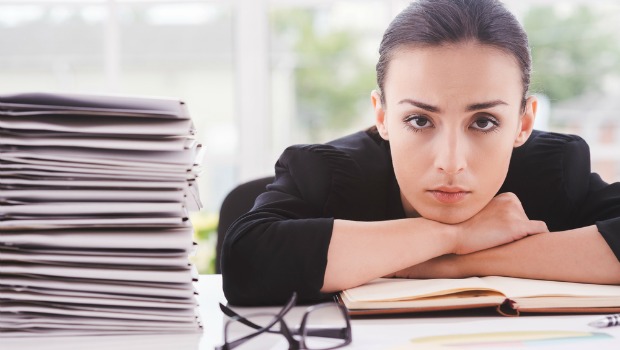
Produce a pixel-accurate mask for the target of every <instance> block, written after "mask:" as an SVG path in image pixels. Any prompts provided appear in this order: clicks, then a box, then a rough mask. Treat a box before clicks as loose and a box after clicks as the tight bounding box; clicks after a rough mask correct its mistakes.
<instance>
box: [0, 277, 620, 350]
mask: <svg viewBox="0 0 620 350" xmlns="http://www.w3.org/2000/svg"><path fill="white" fill-rule="evenodd" d="M197 288H198V291H199V293H200V295H199V296H198V300H199V303H200V313H201V316H202V320H203V324H204V332H203V334H197V335H155V336H154V335H140V336H105V337H72V338H66V337H62V338H61V337H47V338H30V339H2V338H0V349H1V350H13V349H16V350H17V349H19V350H28V349H46V350H48V349H49V350H59V349H89V350H93V349H95V350H97V349H110V350H164V349H166V350H168V349H174V350H213V347H214V346H215V345H220V344H222V342H223V334H222V333H223V323H224V317H223V315H222V313H221V311H220V309H219V307H218V302H222V303H225V302H226V300H225V298H224V294H223V293H222V280H221V276H219V275H202V276H200V281H199V282H198V284H197ZM233 309H235V310H236V311H237V312H238V313H240V314H242V315H243V314H244V313H249V312H256V311H258V310H260V311H272V312H276V311H278V310H279V309H280V308H278V307H270V308H234V307H233ZM305 309H306V306H300V307H295V308H294V309H293V310H291V312H289V314H288V315H287V317H286V321H287V324H289V325H294V324H297V323H298V322H299V321H300V319H301V315H302V314H303V312H304V311H305ZM467 314H468V313H461V314H454V313H453V314H449V315H446V314H443V315H441V316H437V315H433V314H426V315H424V316H419V315H418V316H416V315H413V316H407V317H402V316H401V317H390V318H366V319H353V320H352V327H353V343H352V344H351V345H350V346H348V347H346V348H344V349H348V350H360V349H385V350H391V349H394V348H398V347H400V346H401V345H407V344H409V342H410V340H411V339H413V338H420V337H425V336H433V335H446V334H457V333H484V332H497V331H532V330H537V329H540V327H545V328H544V330H557V331H580V332H602V333H605V334H608V335H611V336H612V337H613V338H610V339H598V340H596V339H594V340H580V341H573V342H564V343H557V342H555V343H551V344H550V345H546V346H542V345H539V346H536V347H535V349H541V350H548V349H562V350H567V349H585V348H595V349H597V350H599V349H616V350H617V349H620V327H612V328H607V329H603V330H597V329H593V328H591V327H588V326H587V323H588V322H589V321H591V320H593V319H596V318H598V317H600V316H593V315H585V316H581V315H577V316H575V315H571V316H566V315H564V316H521V317H503V316H496V315H494V314H492V313H480V314H478V315H476V316H466V315H467ZM282 339H284V338H282ZM250 344H252V346H249V345H250ZM247 345H248V346H247V347H246V348H252V349H270V348H272V346H275V348H274V350H275V349H286V348H282V347H281V345H283V344H282V343H280V344H275V345H274V344H263V343H261V340H260V339H259V337H257V338H256V339H253V340H252V341H251V343H247ZM530 345H531V344H530ZM424 348H426V347H420V345H418V346H417V347H415V349H424ZM509 348H510V349H530V348H531V346H529V347H528V345H527V344H523V345H521V346H514V344H513V346H511V347H509ZM451 349H453V350H458V349H460V348H458V347H452V348H451ZM470 349H471V348H470ZM484 349H490V348H489V347H484Z"/></svg>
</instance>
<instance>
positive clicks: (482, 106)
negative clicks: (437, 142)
mask: <svg viewBox="0 0 620 350" xmlns="http://www.w3.org/2000/svg"><path fill="white" fill-rule="evenodd" d="M404 103H408V104H410V105H413V106H416V107H418V108H422V109H424V110H426V111H429V112H432V113H438V112H441V109H440V108H439V107H437V106H433V105H429V104H428V103H424V102H420V101H416V100H413V99H410V98H405V99H403V100H400V101H399V102H398V104H404ZM500 105H508V103H506V102H504V101H502V100H493V101H487V102H479V103H473V104H470V105H468V106H467V107H466V108H465V110H466V111H467V112H473V111H478V110H481V109H488V108H493V107H496V106H500Z"/></svg>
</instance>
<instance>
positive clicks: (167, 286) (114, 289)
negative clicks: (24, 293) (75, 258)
mask: <svg viewBox="0 0 620 350" xmlns="http://www.w3.org/2000/svg"><path fill="white" fill-rule="evenodd" d="M0 286H10V287H14V288H19V287H26V288H30V287H33V288H46V289H48V290H61V291H86V292H101V293H104V292H105V293H116V294H132V295H146V296H158V297H168V298H191V297H193V296H194V293H195V292H194V288H193V285H192V284H191V283H158V284H154V283H152V284H150V285H149V284H145V283H142V285H139V284H138V285H132V284H123V283H121V282H120V281H117V282H115V281H112V282H109V283H95V282H93V281H92V280H91V281H88V282H87V281H86V280H84V279H64V280H63V279H54V278H49V277H46V278H33V277H19V276H10V277H9V276H7V277H5V276H0Z"/></svg>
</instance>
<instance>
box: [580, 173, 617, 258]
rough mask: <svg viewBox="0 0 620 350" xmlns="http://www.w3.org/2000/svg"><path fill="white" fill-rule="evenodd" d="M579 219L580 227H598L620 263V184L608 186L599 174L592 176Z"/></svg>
mask: <svg viewBox="0 0 620 350" xmlns="http://www.w3.org/2000/svg"><path fill="white" fill-rule="evenodd" d="M579 218H580V225H579V226H588V225H592V224H595V225H596V227H597V228H598V231H599V232H600V233H601V235H602V236H603V238H604V239H605V241H606V242H607V244H609V247H610V248H611V250H612V251H613V252H614V254H615V255H616V258H618V261H620V183H619V182H616V183H612V184H608V183H606V182H605V181H603V180H602V179H601V177H600V176H599V175H598V174H595V173H593V174H590V176H589V186H588V193H587V195H586V197H585V200H584V201H583V205H582V206H581V215H580V216H579Z"/></svg>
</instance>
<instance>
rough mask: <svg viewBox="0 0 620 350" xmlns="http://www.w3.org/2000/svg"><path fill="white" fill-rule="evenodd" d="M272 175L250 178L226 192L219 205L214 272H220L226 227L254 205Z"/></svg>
mask: <svg viewBox="0 0 620 350" xmlns="http://www.w3.org/2000/svg"><path fill="white" fill-rule="evenodd" d="M273 180H274V177H273V176H269V177H264V178H261V179H256V180H252V181H249V182H246V183H243V184H241V185H239V186H237V187H235V188H234V189H233V190H232V191H230V192H229V193H228V195H227V196H226V198H224V201H223V202H222V206H221V207H220V219H219V221H218V225H217V246H216V251H215V272H216V273H222V270H221V266H220V257H221V254H222V243H223V242H224V236H225V235H226V231H228V227H230V225H231V224H232V223H233V221H235V220H236V219H237V218H239V217H240V216H241V215H243V214H245V213H247V212H248V211H249V210H250V209H252V207H253V206H254V201H255V200H256V197H258V195H259V194H261V193H263V192H265V188H266V187H267V185H269V184H270V183H272V182H273Z"/></svg>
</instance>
